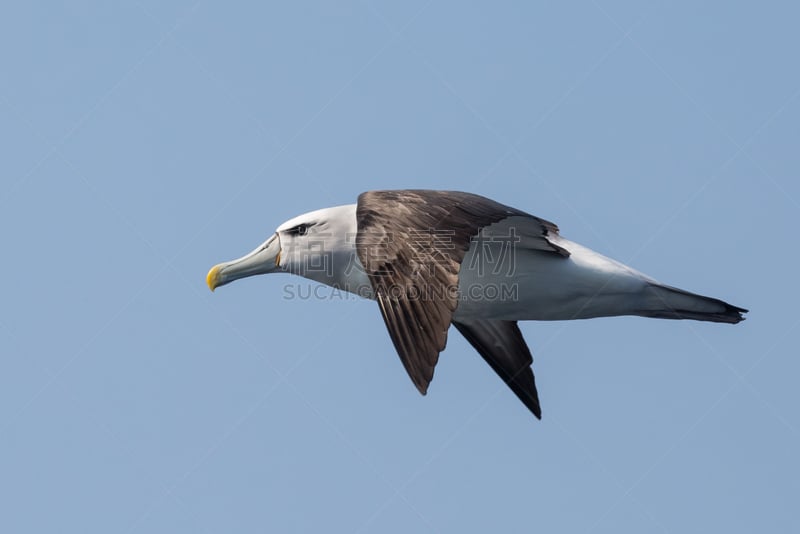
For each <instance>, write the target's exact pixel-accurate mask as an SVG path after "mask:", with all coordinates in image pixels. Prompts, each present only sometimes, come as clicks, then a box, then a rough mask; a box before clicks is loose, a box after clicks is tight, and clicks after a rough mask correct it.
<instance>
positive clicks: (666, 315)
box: [636, 284, 747, 324]
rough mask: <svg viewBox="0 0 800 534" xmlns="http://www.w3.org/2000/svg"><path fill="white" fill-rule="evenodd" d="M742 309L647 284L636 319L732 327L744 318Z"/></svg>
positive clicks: (679, 290)
mask: <svg viewBox="0 0 800 534" xmlns="http://www.w3.org/2000/svg"><path fill="white" fill-rule="evenodd" d="M743 313H747V310H746V309H744V308H739V307H738V306H733V305H732V304H728V303H727V302H724V301H722V300H719V299H715V298H711V297H704V296H702V295H697V294H695V293H690V292H688V291H684V290H683V289H678V288H676V287H670V286H665V285H661V284H650V285H649V286H648V287H647V288H646V289H645V290H644V299H643V307H642V309H641V310H637V312H636V315H641V316H643V317H656V318H658V319H694V320H695V321H712V322H715V323H730V324H736V323H738V322H739V321H743V320H744V319H745V318H744V317H743V316H742V314H743Z"/></svg>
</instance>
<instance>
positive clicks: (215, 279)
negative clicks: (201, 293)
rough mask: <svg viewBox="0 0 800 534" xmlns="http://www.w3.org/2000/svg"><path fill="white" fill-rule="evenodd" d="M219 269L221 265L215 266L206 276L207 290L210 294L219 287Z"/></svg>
mask: <svg viewBox="0 0 800 534" xmlns="http://www.w3.org/2000/svg"><path fill="white" fill-rule="evenodd" d="M220 268H221V265H215V266H213V267H212V268H211V270H210V271H208V274H207V275H206V284H208V289H210V290H211V292H212V293H213V292H214V290H215V289H216V288H217V286H218V285H219V272H220Z"/></svg>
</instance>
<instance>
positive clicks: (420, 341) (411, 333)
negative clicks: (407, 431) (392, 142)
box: [356, 190, 565, 416]
mask: <svg viewBox="0 0 800 534" xmlns="http://www.w3.org/2000/svg"><path fill="white" fill-rule="evenodd" d="M512 216H522V217H526V218H530V219H531V220H535V221H538V222H539V224H540V225H541V232H540V237H541V248H542V249H543V250H549V251H550V252H552V253H555V254H560V255H563V254H565V251H564V250H563V249H562V248H561V247H559V246H558V245H556V244H554V243H551V242H550V241H548V240H547V238H548V236H549V235H552V234H556V233H557V232H558V228H557V227H556V225H555V224H553V223H551V222H549V221H545V220H544V219H539V218H538V217H534V216H532V215H528V214H527V213H525V212H523V211H520V210H517V209H514V208H511V207H509V206H504V205H503V204H500V203H498V202H495V201H493V200H489V199H487V198H484V197H480V196H478V195H473V194H470V193H462V192H458V191H419V190H403V191H369V192H366V193H362V194H361V195H359V197H358V205H357V208H356V219H357V222H358V235H357V238H356V251H357V253H358V257H359V259H360V260H361V264H362V265H363V266H364V270H365V271H366V273H367V277H368V278H369V280H370V282H371V283H372V286H373V289H374V291H375V296H376V298H377V300H378V304H379V306H380V309H381V315H382V316H383V320H384V322H385V323H386V327H387V328H388V330H389V335H390V336H391V338H392V342H393V343H394V346H395V348H396V349H397V353H398V354H399V355H400V360H401V361H402V362H403V366H404V367H405V368H406V371H408V374H409V376H410V377H411V380H412V381H413V382H414V385H416V386H417V389H418V390H419V391H420V393H422V394H423V395H424V394H425V393H426V392H427V390H428V384H430V382H431V380H432V379H433V371H434V368H435V366H436V362H437V361H438V359H439V353H440V352H441V351H442V350H444V348H445V345H446V344H447V330H448V328H449V327H450V323H451V322H452V319H453V312H454V311H455V309H456V305H457V291H456V290H457V288H458V274H459V270H460V268H461V262H462V260H463V259H464V254H466V252H467V250H468V249H469V247H470V243H471V240H472V239H473V238H474V237H475V236H476V235H478V233H479V232H480V230H481V229H482V228H484V227H486V226H489V225H491V224H493V223H496V222H498V221H501V220H503V219H506V218H508V217H512ZM439 229H444V232H446V233H440V232H437V230H439ZM520 339H521V336H520ZM523 346H524V342H523ZM488 347H489V346H488V345H485V346H484V351H483V352H481V354H484V352H488ZM525 349H526V351H527V347H525ZM529 356H530V353H528V357H529ZM484 357H487V356H486V355H485V354H484ZM523 357H524V355H523ZM487 361H489V359H488V358H487ZM528 365H530V364H528ZM515 392H516V390H515ZM533 396H534V397H535V396H536V392H535V389H534V391H533ZM526 404H528V403H526ZM537 405H538V402H537ZM537 416H539V415H538V414H537Z"/></svg>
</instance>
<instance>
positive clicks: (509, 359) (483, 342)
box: [453, 320, 542, 419]
mask: <svg viewBox="0 0 800 534" xmlns="http://www.w3.org/2000/svg"><path fill="white" fill-rule="evenodd" d="M453 325H455V327H456V328H457V329H458V331H459V332H461V334H462V335H463V336H464V337H465V338H466V339H467V341H469V342H470V344H471V345H472V346H473V347H475V350H477V351H478V352H479V353H480V355H481V356H483V359H484V360H486V363H488V364H489V365H490V366H491V368H492V369H494V371H495V373H497V374H498V375H499V376H500V378H502V379H503V382H505V383H506V384H507V385H508V387H510V388H511V391H513V392H514V393H515V394H516V395H517V397H519V400H521V401H522V402H523V404H525V406H527V407H528V409H529V410H530V411H531V412H533V415H535V416H536V417H537V419H541V418H542V408H541V406H540V405H539V395H538V393H537V392H536V381H535V380H534V377H533V370H532V369H531V364H532V363H533V357H532V356H531V351H530V349H528V345H527V344H526V343H525V339H524V338H523V337H522V332H520V330H519V326H517V322H516V321H498V320H472V321H453Z"/></svg>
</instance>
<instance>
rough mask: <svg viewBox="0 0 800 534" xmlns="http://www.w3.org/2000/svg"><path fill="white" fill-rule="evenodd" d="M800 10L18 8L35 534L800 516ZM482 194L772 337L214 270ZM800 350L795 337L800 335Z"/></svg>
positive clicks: (16, 319)
mask: <svg viewBox="0 0 800 534" xmlns="http://www.w3.org/2000/svg"><path fill="white" fill-rule="evenodd" d="M798 15H800V13H798V9H797V7H796V6H795V5H794V4H793V3H790V2H762V3H744V2H733V3H732V2H702V3H698V2H677V3H675V2H670V3H668V2H649V1H648V2H638V1H637V2H606V1H594V2H592V1H590V2H579V3H576V4H572V3H570V4H569V5H565V4H564V3H560V2H500V3H492V4H491V5H489V4H488V3H477V2H471V3H464V2H442V1H438V0H433V1H425V0H423V1H420V2H416V1H410V2H402V3H401V2H393V3H379V2H368V1H354V2H348V1H345V2H336V3H333V2H282V3H265V2H249V3H235V4H231V3H221V2H217V3H214V2H208V1H200V2H195V1H194V0H187V1H175V2H165V1H158V2H156V1H148V0H141V1H135V2H126V1H123V2H114V3H109V2H99V1H91V0H87V1H83V2H65V3H55V2H40V3H33V2H16V3H5V4H3V7H2V8H0V72H1V73H2V76H0V142H1V143H2V146H3V147H4V150H3V157H2V158H0V177H1V178H0V179H2V184H3V187H2V191H0V236H2V245H3V258H4V261H3V268H2V273H3V280H4V283H3V286H4V287H3V297H2V305H0V353H1V354H2V358H0V500H1V501H2V508H3V513H2V514H0V530H2V531H3V532H53V531H58V532H81V533H90V532H103V533H106V532H122V533H138V532H148V533H149V532H170V533H176V532H192V533H198V532H208V533H212V532H214V533H215V532H355V533H366V532H381V533H392V532H403V533H405V532H487V531H500V532H530V531H533V530H537V531H541V532H587V533H589V532H593V533H600V532H613V533H620V532H636V533H640V532H664V533H667V532H672V533H674V532H681V533H686V532H712V531H713V532H753V531H764V532H797V531H800V514H799V513H798V511H797V506H796V505H797V502H798V496H800V463H798V460H797V451H798V450H800V415H798V411H797V407H798V401H800V399H799V398H798V397H799V396H798V393H797V386H796V377H797V376H798V375H799V374H800V363H799V362H798V351H797V343H796V341H795V339H796V335H797V334H798V330H799V328H798V322H800V321H798V312H797V304H796V303H797V302H798V298H799V297H800V289H798V284H797V282H796V280H797V278H796V272H797V264H798V253H797V250H796V249H797V247H796V245H797V242H798V240H797V234H796V232H797V228H798V223H797V219H798V217H797V216H798V212H799V210H800V186H798V179H797V174H798V168H800V151H798V150H797V147H798V146H800V129H798V126H797V125H798V124H800V70H798V69H797V68H796V61H797V57H796V56H797V51H798V46H799V45H800V38H799V37H798V35H797V31H796V21H797V20H798ZM409 187H414V188H438V189H457V190H466V191H471V192H475V193H479V194H483V195H485V196H488V197H491V198H494V199H496V200H498V201H500V202H503V203H506V204H510V205H513V206H515V207H518V208H520V209H523V210H525V211H528V212H531V213H534V214H536V215H539V216H541V217H544V218H547V219H550V220H552V221H555V222H556V223H558V224H559V226H560V227H561V231H562V234H563V235H564V236H566V237H568V238H569V239H572V240H575V241H578V242H580V243H582V244H585V245H587V246H589V247H591V248H594V249H595V250H598V251H600V252H603V253H605V254H607V255H610V256H612V257H615V258H617V259H619V260H621V261H624V262H626V263H629V264H630V265H632V266H633V267H635V268H637V269H639V270H641V271H643V272H646V273H648V274H650V275H651V276H653V277H655V278H658V279H659V280H662V281H664V282H666V283H669V284H672V285H676V286H679V287H682V288H685V289H688V290H691V291H696V292H699V293H703V294H707V295H712V296H715V297H719V298H722V299H725V300H727V301H729V302H732V303H733V304H736V305H739V306H743V307H746V308H749V309H750V310H751V313H750V314H749V316H748V320H747V321H745V322H744V323H742V324H740V325H737V326H728V325H719V324H709V323H696V322H694V323H693V322H688V321H683V322H673V321H656V320H646V319H641V318H610V319H597V320H591V321H574V322H567V323H525V324H523V325H522V330H523V333H524V334H525V336H526V338H527V340H528V343H529V345H530V346H531V348H532V350H533V352H534V358H535V364H534V365H535V367H534V369H535V371H536V374H537V379H538V384H539V392H540V396H541V399H542V403H543V411H544V419H543V420H542V421H536V420H534V419H533V417H532V416H531V415H530V413H529V412H528V411H527V410H526V409H525V407H524V406H523V405H522V404H521V403H519V402H518V400H517V399H516V398H515V397H514V395H513V394H512V393H511V392H510V391H508V390H507V389H506V388H505V386H504V385H503V384H502V383H501V382H500V381H499V380H498V379H497V377H496V376H495V375H494V373H492V372H491V370H490V369H489V368H488V366H486V364H485V363H484V362H483V361H482V360H481V359H480V357H479V356H478V355H477V354H476V353H475V352H474V351H473V350H472V349H471V348H470V347H469V346H468V344H467V343H466V342H465V341H464V340H463V339H462V338H461V337H460V336H459V335H458V334H457V333H456V332H454V331H453V332H451V336H450V340H449V344H448V347H447V350H446V351H445V352H444V353H443V354H442V358H441V360H440V363H439V366H438V367H437V373H436V378H435V380H434V382H433V383H432V385H431V388H430V390H429V394H428V396H427V397H424V398H423V397H421V396H419V395H418V394H417V392H416V390H415V388H414V387H413V385H412V383H411V381H410V380H409V379H408V377H407V376H406V374H405V372H404V370H403V368H402V366H401V364H400V361H399V359H398V357H397V356H396V354H395V352H394V349H393V347H392V345H391V341H390V340H389V336H388V334H387V333H386V331H385V329H384V327H383V323H382V320H381V318H380V315H379V312H378V309H377V307H376V305H375V304H374V303H373V302H369V301H355V300H342V299H324V298H323V299H316V298H312V299H308V298H295V299H288V298H285V296H286V288H285V286H286V285H287V284H292V285H293V287H297V286H294V285H295V284H300V285H301V286H302V287H309V286H310V284H311V283H310V282H305V281H302V280H300V279H292V278H290V277H288V276H285V275H272V276H267V277H260V278H254V279H249V280H245V281H241V282H237V283H235V284H232V285H230V286H226V287H225V288H221V289H220V290H218V291H217V292H216V293H215V294H213V295H212V294H211V293H210V292H208V290H207V288H206V287H205V274H206V272H207V270H208V268H209V267H210V266H211V265H213V264H214V263H217V262H219V261H222V260H228V259H231V258H234V257H237V256H239V255H241V254H243V253H245V252H247V251H249V250H251V249H252V248H253V247H254V246H256V245H257V244H259V243H260V242H262V241H263V240H264V239H265V238H266V237H268V236H269V235H270V234H271V233H272V231H273V230H274V228H275V227H277V226H278V225H279V224H280V223H281V222H283V221H284V220H286V219H289V218H291V217H293V216H295V215H298V214H300V213H303V212H306V211H310V210H312V209H317V208H321V207H326V206H330V205H337V204H346V203H351V202H354V201H355V198H356V196H357V195H358V194H359V193H360V192H362V191H365V190H370V189H391V188H409ZM793 347H794V348H793Z"/></svg>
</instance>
